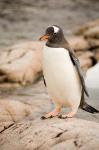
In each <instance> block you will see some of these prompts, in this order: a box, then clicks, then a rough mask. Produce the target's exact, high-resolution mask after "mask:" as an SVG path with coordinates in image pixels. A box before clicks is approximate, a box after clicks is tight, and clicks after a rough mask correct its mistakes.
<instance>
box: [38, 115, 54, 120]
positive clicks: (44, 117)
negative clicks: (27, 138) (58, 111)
mask: <svg viewBox="0 0 99 150" xmlns="http://www.w3.org/2000/svg"><path fill="white" fill-rule="evenodd" d="M53 117H54V116H49V117H46V116H42V117H41V119H42V120H45V119H48V118H53Z"/></svg>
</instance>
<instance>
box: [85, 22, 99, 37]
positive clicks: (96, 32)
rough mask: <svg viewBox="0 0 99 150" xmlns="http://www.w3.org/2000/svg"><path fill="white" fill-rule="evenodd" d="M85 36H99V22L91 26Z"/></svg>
mask: <svg viewBox="0 0 99 150" xmlns="http://www.w3.org/2000/svg"><path fill="white" fill-rule="evenodd" d="M84 36H85V37H87V38H88V37H90V38H99V24H98V26H95V27H93V28H89V29H88V30H87V31H86V32H85V33H84Z"/></svg>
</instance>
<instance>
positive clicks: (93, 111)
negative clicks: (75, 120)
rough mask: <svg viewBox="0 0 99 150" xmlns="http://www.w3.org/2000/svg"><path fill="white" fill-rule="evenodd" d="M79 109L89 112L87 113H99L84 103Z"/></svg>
mask: <svg viewBox="0 0 99 150" xmlns="http://www.w3.org/2000/svg"><path fill="white" fill-rule="evenodd" d="M80 107H81V109H83V110H85V111H87V112H89V113H99V110H97V109H95V108H93V107H92V106H90V105H88V104H87V103H86V102H84V104H83V105H82V106H80Z"/></svg>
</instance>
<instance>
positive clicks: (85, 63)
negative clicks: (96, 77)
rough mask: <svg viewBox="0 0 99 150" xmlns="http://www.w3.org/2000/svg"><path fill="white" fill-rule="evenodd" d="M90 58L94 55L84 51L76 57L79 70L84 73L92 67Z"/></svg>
mask: <svg viewBox="0 0 99 150" xmlns="http://www.w3.org/2000/svg"><path fill="white" fill-rule="evenodd" d="M92 57H94V54H93V53H92V52H90V51H86V52H84V53H82V55H80V56H79V57H78V58H79V61H80V65H81V68H82V69H83V70H84V71H86V70H87V69H88V68H90V67H91V66H92V65H93V62H92V59H91V58H92Z"/></svg>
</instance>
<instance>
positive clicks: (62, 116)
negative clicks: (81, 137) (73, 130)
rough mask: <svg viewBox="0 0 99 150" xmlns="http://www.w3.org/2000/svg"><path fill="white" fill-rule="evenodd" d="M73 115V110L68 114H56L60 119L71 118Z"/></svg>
mask: <svg viewBox="0 0 99 150" xmlns="http://www.w3.org/2000/svg"><path fill="white" fill-rule="evenodd" d="M74 115H75V112H73V111H71V112H70V113H68V114H65V115H60V116H58V118H60V119H66V118H72V117H74Z"/></svg>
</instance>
